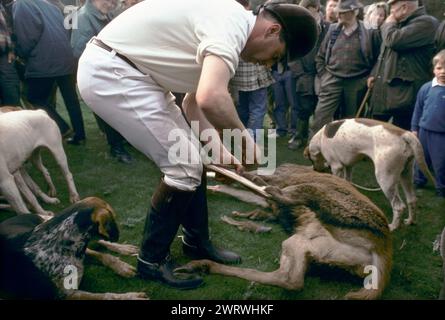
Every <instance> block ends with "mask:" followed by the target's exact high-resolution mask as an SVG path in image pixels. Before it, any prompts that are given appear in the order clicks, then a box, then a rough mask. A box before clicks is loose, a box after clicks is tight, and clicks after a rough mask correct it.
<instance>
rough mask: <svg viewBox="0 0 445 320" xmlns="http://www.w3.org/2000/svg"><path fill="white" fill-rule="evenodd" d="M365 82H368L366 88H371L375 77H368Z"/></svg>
mask: <svg viewBox="0 0 445 320" xmlns="http://www.w3.org/2000/svg"><path fill="white" fill-rule="evenodd" d="M366 83H367V84H368V88H369V89H372V87H374V83H375V77H372V76H371V77H369V78H368V80H367V82H366Z"/></svg>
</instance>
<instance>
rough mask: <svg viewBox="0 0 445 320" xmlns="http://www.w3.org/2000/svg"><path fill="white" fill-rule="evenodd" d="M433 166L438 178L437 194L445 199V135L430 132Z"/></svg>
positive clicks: (435, 175)
mask: <svg viewBox="0 0 445 320" xmlns="http://www.w3.org/2000/svg"><path fill="white" fill-rule="evenodd" d="M428 133H429V137H428V140H429V141H428V142H429V151H430V158H431V166H432V169H433V171H434V177H435V178H436V194H437V195H438V196H440V197H443V198H445V148H444V147H443V146H444V145H445V133H443V132H432V131H429V132H428Z"/></svg>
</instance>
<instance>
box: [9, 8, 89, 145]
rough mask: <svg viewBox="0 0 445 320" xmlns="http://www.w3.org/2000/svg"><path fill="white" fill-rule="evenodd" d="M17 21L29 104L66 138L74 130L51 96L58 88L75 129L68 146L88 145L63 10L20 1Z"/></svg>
mask: <svg viewBox="0 0 445 320" xmlns="http://www.w3.org/2000/svg"><path fill="white" fill-rule="evenodd" d="M13 18H14V33H15V35H16V37H17V53H18V55H19V56H20V57H21V58H22V59H24V60H25V64H26V67H25V79H26V83H27V88H28V93H27V98H28V101H29V102H30V103H31V104H33V105H34V106H36V107H39V108H42V109H45V110H46V112H48V114H49V116H50V117H51V118H52V119H54V120H55V121H56V123H57V125H58V126H59V129H60V131H61V133H62V135H63V136H64V137H66V136H67V135H69V134H70V132H71V129H70V127H69V126H68V124H67V123H66V122H65V120H64V119H63V118H62V117H61V116H60V115H59V113H58V112H57V111H56V107H55V105H53V104H51V102H50V98H51V93H52V91H53V88H54V86H55V85H56V84H57V85H58V86H59V88H60V92H61V93H62V96H63V99H64V101H65V104H66V108H67V109H68V114H69V116H70V119H71V124H72V126H73V129H74V136H73V137H71V138H70V139H69V140H68V143H71V144H80V143H83V142H85V130H84V125H83V118H82V111H81V109H80V104H79V99H78V96H77V92H76V85H75V78H74V66H75V62H74V57H73V53H72V50H71V46H70V40H69V31H68V30H66V29H65V28H64V25H63V21H64V16H63V14H62V12H61V11H60V9H59V7H57V6H56V5H54V4H51V3H49V2H47V1H44V0H17V1H16V2H15V3H14V6H13Z"/></svg>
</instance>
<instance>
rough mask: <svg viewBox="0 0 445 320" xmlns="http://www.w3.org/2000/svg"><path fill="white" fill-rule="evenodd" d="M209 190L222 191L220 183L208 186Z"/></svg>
mask: <svg viewBox="0 0 445 320" xmlns="http://www.w3.org/2000/svg"><path fill="white" fill-rule="evenodd" d="M207 190H210V191H212V192H219V191H221V186H220V185H216V186H207Z"/></svg>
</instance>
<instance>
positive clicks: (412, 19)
mask: <svg viewBox="0 0 445 320" xmlns="http://www.w3.org/2000/svg"><path fill="white" fill-rule="evenodd" d="M388 4H389V5H390V6H391V13H390V15H389V16H388V18H387V19H386V21H385V23H384V24H383V25H382V26H381V34H382V47H381V50H380V56H379V61H378V63H377V64H376V66H375V68H374V70H373V71H372V73H371V77H370V78H369V79H368V86H369V87H371V88H372V95H371V100H370V109H371V116H372V117H373V118H374V119H378V120H383V121H388V120H389V119H390V118H391V117H392V118H393V123H394V124H395V125H396V126H399V127H401V128H404V129H406V130H409V129H410V126H411V117H412V113H413V109H414V104H415V100H416V93H417V92H418V90H419V88H420V87H421V86H422V84H424V83H425V82H427V81H428V80H429V79H431V59H432V57H433V54H434V50H435V47H434V36H435V31H436V29H437V26H438V21H437V20H436V18H434V17H432V16H429V15H427V14H426V11H425V8H424V7H423V6H419V3H418V1H417V0H404V1H401V0H390V1H388Z"/></svg>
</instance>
